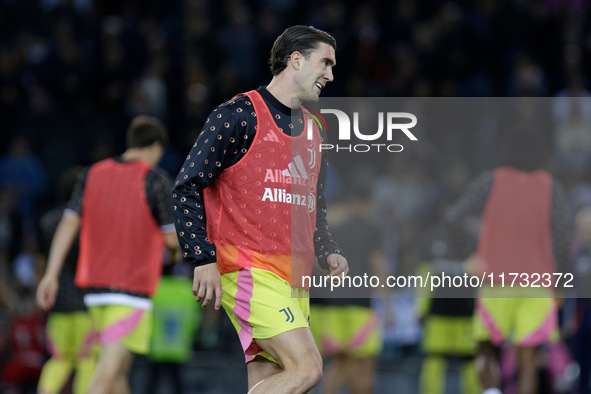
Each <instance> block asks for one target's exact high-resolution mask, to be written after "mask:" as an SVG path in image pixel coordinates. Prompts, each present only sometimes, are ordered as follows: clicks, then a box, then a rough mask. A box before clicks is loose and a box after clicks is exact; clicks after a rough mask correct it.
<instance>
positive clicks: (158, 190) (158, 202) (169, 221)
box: [145, 168, 181, 263]
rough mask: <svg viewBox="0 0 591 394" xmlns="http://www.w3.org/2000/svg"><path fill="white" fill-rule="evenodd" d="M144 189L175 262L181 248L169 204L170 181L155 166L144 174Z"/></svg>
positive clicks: (179, 257)
mask: <svg viewBox="0 0 591 394" xmlns="http://www.w3.org/2000/svg"><path fill="white" fill-rule="evenodd" d="M145 189H146V197H147V200H148V205H149V206H150V210H151V211H152V215H153V216H154V219H156V222H157V223H158V224H159V225H160V229H161V230H162V235H163V238H164V246H165V247H166V249H167V250H168V252H169V256H170V261H171V262H173V263H177V262H179V261H180V260H181V250H180V247H179V242H178V240H177V237H176V231H175V227H174V223H173V221H174V219H173V216H172V207H171V206H170V192H171V190H172V181H171V180H170V178H169V177H168V176H167V175H166V173H164V171H162V170H160V169H159V168H155V169H153V170H151V171H150V172H148V174H147V175H146V180H145Z"/></svg>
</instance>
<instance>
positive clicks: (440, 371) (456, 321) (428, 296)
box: [417, 237, 482, 394]
mask: <svg viewBox="0 0 591 394" xmlns="http://www.w3.org/2000/svg"><path fill="white" fill-rule="evenodd" d="M429 249H430V253H429V257H430V261H429V262H428V263H424V264H422V265H421V267H420V268H419V272H420V274H421V276H423V277H425V276H426V275H427V272H430V275H440V274H441V273H442V272H443V273H445V274H446V275H450V276H456V275H457V276H462V275H463V274H464V269H463V266H462V261H461V260H458V259H456V256H455V255H454V250H453V245H451V244H450V243H449V242H448V241H447V240H446V239H445V237H442V238H438V239H436V240H434V241H433V242H432V243H431V245H430V248H429ZM418 291H419V292H423V294H419V297H420V298H417V307H418V315H419V319H420V321H421V323H422V325H423V338H422V340H421V348H422V351H423V353H424V354H425V358H424V359H423V363H422V365H421V373H420V378H419V392H420V393H421V394H443V393H445V392H449V387H450V385H449V382H447V381H446V377H447V371H448V369H449V367H450V366H453V365H454V363H455V364H456V365H458V366H459V375H460V379H459V380H460V381H459V390H457V392H459V393H462V394H479V393H482V389H481V387H480V384H479V382H478V373H477V371H476V365H475V362H474V359H475V357H476V345H477V344H476V340H475V339H474V333H473V330H474V328H473V326H474V295H475V292H473V291H472V289H466V292H465V293H464V294H462V293H460V292H459V291H458V290H457V289H454V290H452V292H450V293H447V294H446V292H447V291H449V289H447V288H439V289H436V290H435V292H433V293H431V292H430V291H429V290H428V289H426V288H420V289H418ZM462 295H463V297H462ZM452 296H453V297H457V298H450V297H452ZM446 389H447V390H446Z"/></svg>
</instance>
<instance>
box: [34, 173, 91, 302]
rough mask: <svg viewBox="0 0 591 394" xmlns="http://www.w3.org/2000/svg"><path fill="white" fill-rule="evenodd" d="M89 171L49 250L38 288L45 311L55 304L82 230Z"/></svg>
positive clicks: (79, 183)
mask: <svg viewBox="0 0 591 394" xmlns="http://www.w3.org/2000/svg"><path fill="white" fill-rule="evenodd" d="M87 174H88V171H84V172H83V173H82V174H81V175H80V178H79V179H78V183H77V184H76V187H75V188H74V192H73V193H72V197H71V198H70V201H69V202H68V207H67V208H66V210H65V211H64V214H63V216H62V219H61V220H60V222H59V224H58V226H57V229H56V231H55V234H54V236H53V240H52V241H51V246H50V248H49V257H48V260H47V267H46V268H45V273H44V274H43V277H42V278H41V281H40V282H39V286H38V287H37V294H36V296H37V304H38V305H39V307H40V308H41V309H43V310H48V309H50V308H51V307H52V306H53V304H54V303H55V298H56V296H57V291H58V288H59V285H58V279H59V275H60V272H61V271H62V267H63V265H64V262H65V260H66V256H67V255H68V253H69V252H70V249H71V248H72V244H73V243H74V241H75V240H76V237H77V235H78V230H79V229H80V215H81V213H82V201H83V191H84V186H85V184H86V176H87Z"/></svg>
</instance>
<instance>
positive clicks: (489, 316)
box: [448, 124, 570, 394]
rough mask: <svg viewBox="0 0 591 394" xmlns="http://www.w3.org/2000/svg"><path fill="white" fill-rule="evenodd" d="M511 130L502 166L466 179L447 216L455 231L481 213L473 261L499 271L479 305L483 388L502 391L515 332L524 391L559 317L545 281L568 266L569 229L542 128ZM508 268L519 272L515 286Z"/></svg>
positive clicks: (534, 387)
mask: <svg viewBox="0 0 591 394" xmlns="http://www.w3.org/2000/svg"><path fill="white" fill-rule="evenodd" d="M506 133H507V134H506V135H507V137H508V138H507V140H506V141H505V143H504V144H503V148H504V154H505V157H504V165H503V166H501V167H499V168H497V169H495V170H494V171H489V172H486V173H484V174H482V175H481V176H480V177H478V178H477V179H475V180H474V181H473V182H472V183H471V184H470V185H468V187H467V189H466V191H465V193H464V194H463V195H462V196H461V197H460V199H459V200H458V201H457V202H456V203H455V204H454V205H453V206H452V207H451V208H450V210H449V212H448V221H449V223H450V224H451V226H452V230H453V231H454V232H455V233H456V236H457V235H458V234H461V233H462V232H464V229H466V228H468V226H466V225H465V224H467V222H466V221H465V219H467V218H468V217H469V216H470V215H481V216H482V224H481V228H480V235H479V238H478V247H477V253H476V254H475V255H474V256H473V257H471V258H470V259H468V261H475V260H476V261H477V264H478V265H479V270H480V271H482V272H484V273H486V274H491V275H493V276H494V280H493V283H494V286H493V287H488V288H483V289H482V292H481V293H480V296H479V299H478V302H477V305H476V314H477V321H476V324H475V336H476V339H477V340H478V341H479V342H480V343H479V350H478V356H477V360H476V364H477V367H478V369H479V375H480V380H481V383H482V386H483V388H484V389H485V391H484V393H485V394H500V393H501V391H500V370H499V360H498V355H499V347H500V346H501V345H502V344H503V343H504V342H505V341H507V340H509V339H512V342H513V344H514V345H515V346H516V347H517V359H518V370H519V393H520V394H535V393H537V392H538V384H537V368H538V367H537V363H536V356H537V352H538V349H539V346H540V345H542V344H543V343H545V342H547V341H548V340H549V339H551V338H552V335H554V334H555V330H556V325H557V320H558V317H557V305H556V302H555V299H554V297H555V294H554V292H553V290H554V289H553V287H554V286H553V284H552V283H546V285H544V282H548V281H547V280H546V281H544V279H543V278H548V277H552V278H554V276H553V273H554V272H555V271H563V270H564V269H565V267H566V264H567V263H568V249H569V233H570V230H569V225H568V213H567V209H566V208H567V205H566V204H567V203H566V197H565V194H564V190H563V189H562V187H561V186H560V184H559V183H558V182H557V181H556V180H555V179H554V178H553V177H552V175H550V174H549V173H548V172H547V171H544V170H542V169H541V168H542V167H543V165H544V162H545V160H547V157H548V156H547V153H546V152H547V148H546V146H545V145H544V142H543V141H542V138H541V137H540V133H539V129H538V128H537V126H535V125H530V124H520V125H518V126H516V127H515V128H514V129H510V130H507V132H506ZM510 273H518V274H519V279H518V281H516V282H515V283H516V284H515V285H514V286H512V287H511V286H510V283H512V282H513V278H514V277H512V276H510ZM503 274H504V275H505V282H504V283H503V282H500V281H499V278H500V275H503ZM536 278H538V279H537V280H536ZM530 284H531V285H532V286H530ZM547 285H550V286H547ZM550 287H552V288H550ZM511 297H515V298H514V299H512V298H511Z"/></svg>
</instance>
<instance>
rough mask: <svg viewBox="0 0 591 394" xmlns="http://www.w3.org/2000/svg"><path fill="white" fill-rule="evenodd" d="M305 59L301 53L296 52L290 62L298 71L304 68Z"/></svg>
mask: <svg viewBox="0 0 591 394" xmlns="http://www.w3.org/2000/svg"><path fill="white" fill-rule="evenodd" d="M303 58H304V56H303V55H302V54H301V53H300V52H299V51H294V52H292V54H291V56H290V57H289V61H290V62H291V65H292V66H293V68H295V69H296V70H299V69H300V67H302V60H303Z"/></svg>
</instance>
